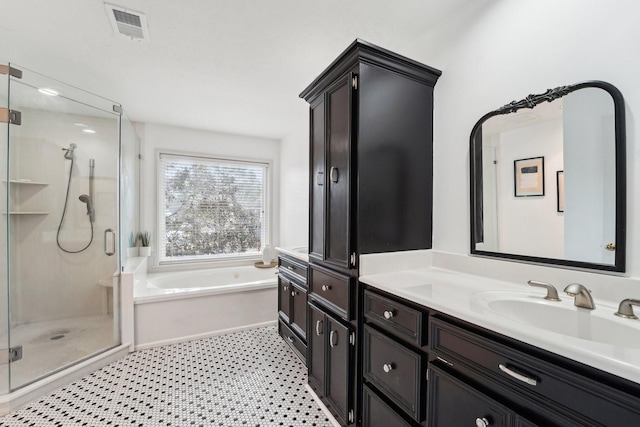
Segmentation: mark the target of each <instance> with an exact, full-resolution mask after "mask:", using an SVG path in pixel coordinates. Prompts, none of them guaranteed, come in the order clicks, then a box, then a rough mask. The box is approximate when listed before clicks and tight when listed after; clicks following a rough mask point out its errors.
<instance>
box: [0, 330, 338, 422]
mask: <svg viewBox="0 0 640 427" xmlns="http://www.w3.org/2000/svg"><path fill="white" fill-rule="evenodd" d="M306 382H307V372H306V368H305V366H304V365H303V364H302V363H301V362H300V361H299V359H298V358H297V357H296V356H295V355H294V354H293V353H292V352H291V350H290V349H289V347H288V346H287V345H286V344H285V343H284V341H283V340H282V339H281V338H280V337H279V336H278V333H277V330H276V328H275V327H269V328H260V329H253V330H249V331H243V332H238V333H233V334H228V335H221V336H216V337H211V338H207V339H202V340H196V341H189V342H185V343H179V344H173V345H168V346H163V347H156V348H152V349H148V350H142V351H138V352H135V353H132V354H130V355H128V356H127V357H125V358H123V359H120V360H118V361H116V362H114V363H112V364H110V365H108V366H106V367H104V368H102V369H100V370H98V371H95V372H93V373H92V374H90V375H88V376H86V377H84V378H82V379H80V380H78V381H76V382H74V383H72V384H70V385H68V386H66V387H63V388H61V389H58V390H57V391H55V392H53V393H51V394H49V395H47V396H46V397H44V398H43V399H41V400H40V401H38V402H34V403H31V404H29V405H28V406H25V407H23V408H22V409H20V410H18V411H16V412H13V413H11V414H9V415H7V416H5V417H3V418H0V426H6V427H14V426H15V427H17V426H20V427H25V426H33V427H44V426H47V427H48V426H61V427H62V426H96V427H98V426H125V425H126V426H203V427H209V426H261V427H264V426H292V427H293V426H295V427H298V426H322V427H324V426H331V425H333V424H332V423H331V422H330V421H329V420H328V419H327V418H326V416H325V414H324V413H323V412H322V410H321V409H320V407H319V406H318V405H317V404H316V403H315V401H314V400H313V398H312V396H311V395H310V394H309V393H308V392H307V390H306V389H305V387H304V385H305V384H306Z"/></svg>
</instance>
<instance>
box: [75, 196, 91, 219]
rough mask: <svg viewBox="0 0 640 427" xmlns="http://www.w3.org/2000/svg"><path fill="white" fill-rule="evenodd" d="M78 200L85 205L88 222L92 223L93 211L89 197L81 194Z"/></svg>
mask: <svg viewBox="0 0 640 427" xmlns="http://www.w3.org/2000/svg"><path fill="white" fill-rule="evenodd" d="M78 199H80V201H81V202H82V203H86V204H87V215H89V221H91V222H94V210H93V203H92V202H91V197H89V196H88V195H86V194H83V195H81V196H80V197H78Z"/></svg>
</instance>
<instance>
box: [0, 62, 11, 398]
mask: <svg viewBox="0 0 640 427" xmlns="http://www.w3.org/2000/svg"><path fill="white" fill-rule="evenodd" d="M0 67H8V64H0ZM5 71H6V70H5ZM0 108H4V109H8V108H9V77H8V75H7V74H3V73H0ZM8 141H9V124H7V123H2V122H0V144H1V148H0V180H2V181H3V182H2V183H0V211H6V209H7V185H6V180H7V159H8V158H7V145H8ZM7 221H8V217H7V216H6V215H4V216H1V217H0V357H2V358H3V360H2V361H0V394H6V393H8V392H9V364H8V362H7V360H8V359H7V358H8V353H9V278H8V274H9V273H8V269H7Z"/></svg>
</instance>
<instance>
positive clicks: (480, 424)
mask: <svg viewBox="0 0 640 427" xmlns="http://www.w3.org/2000/svg"><path fill="white" fill-rule="evenodd" d="M489 424H491V423H490V422H489V420H488V419H486V418H485V417H482V418H476V427H487V426H489Z"/></svg>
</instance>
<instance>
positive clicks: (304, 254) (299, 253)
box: [276, 246, 309, 263]
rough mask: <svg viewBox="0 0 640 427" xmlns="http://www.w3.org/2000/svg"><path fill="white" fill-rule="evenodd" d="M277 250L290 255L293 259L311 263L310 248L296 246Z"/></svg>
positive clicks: (277, 248)
mask: <svg viewBox="0 0 640 427" xmlns="http://www.w3.org/2000/svg"><path fill="white" fill-rule="evenodd" d="M276 250H277V251H278V252H280V253H282V254H285V255H289V256H291V257H294V258H297V259H299V260H301V261H304V262H306V263H308V262H309V248H307V247H306V246H295V247H284V248H281V247H278V246H276Z"/></svg>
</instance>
